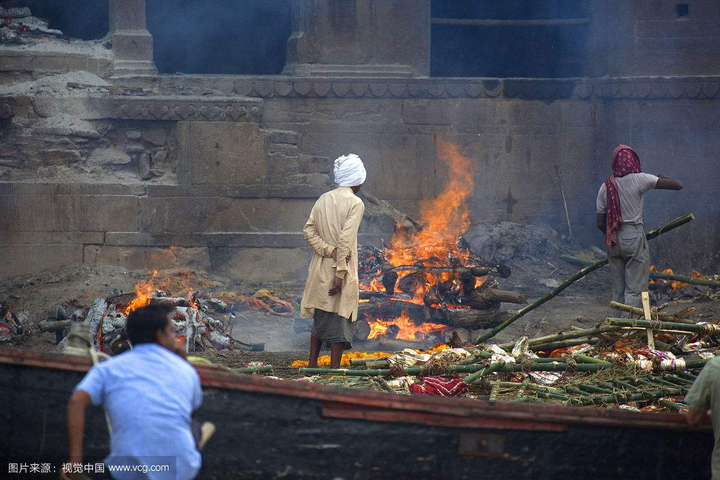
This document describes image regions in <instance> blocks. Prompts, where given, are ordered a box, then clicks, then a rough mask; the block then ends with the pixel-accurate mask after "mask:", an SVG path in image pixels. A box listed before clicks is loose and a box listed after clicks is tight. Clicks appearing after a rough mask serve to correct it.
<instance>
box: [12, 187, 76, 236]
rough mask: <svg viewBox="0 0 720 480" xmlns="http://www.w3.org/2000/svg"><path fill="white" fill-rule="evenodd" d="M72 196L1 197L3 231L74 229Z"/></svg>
mask: <svg viewBox="0 0 720 480" xmlns="http://www.w3.org/2000/svg"><path fill="white" fill-rule="evenodd" d="M75 209H76V206H75V198H74V197H69V196H63V195H40V196H30V195H27V196H25V195H23V196H3V197H0V225H2V226H3V231H13V230H24V231H32V232H37V231H44V232H56V231H72V230H76V229H77V222H76V218H75Z"/></svg>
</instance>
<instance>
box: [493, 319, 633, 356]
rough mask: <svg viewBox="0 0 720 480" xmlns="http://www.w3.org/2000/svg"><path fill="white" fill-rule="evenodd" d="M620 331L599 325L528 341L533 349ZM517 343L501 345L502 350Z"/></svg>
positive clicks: (508, 348)
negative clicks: (548, 344)
mask: <svg viewBox="0 0 720 480" xmlns="http://www.w3.org/2000/svg"><path fill="white" fill-rule="evenodd" d="M618 330H620V327H613V326H612V325H599V326H597V327H593V328H579V329H577V330H568V331H566V332H560V333H556V334H553V335H546V336H544V337H537V338H531V339H530V340H528V346H529V347H530V348H532V347H533V346H534V345H538V344H541V343H549V342H558V341H561V340H570V339H572V338H580V337H593V336H596V335H598V334H602V333H608V332H616V331H618ZM515 343H516V342H509V343H502V344H500V345H499V347H500V348H504V349H505V350H510V349H512V348H513V347H514V346H515Z"/></svg>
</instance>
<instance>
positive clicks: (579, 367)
mask: <svg viewBox="0 0 720 480" xmlns="http://www.w3.org/2000/svg"><path fill="white" fill-rule="evenodd" d="M613 367H614V365H613V364H612V363H610V362H603V363H578V364H576V365H574V366H573V369H574V370H575V371H578V372H597V371H599V370H603V369H607V368H613ZM565 370H567V364H566V363H557V362H553V363H534V364H531V365H530V366H524V365H519V364H515V363H491V364H490V365H488V366H484V365H480V364H475V365H450V366H448V367H445V371H446V372H447V373H482V375H479V376H478V377H477V378H480V377H482V376H483V375H487V374H490V373H493V372H502V373H512V372H522V371H530V372H564V371H565ZM403 372H404V373H405V374H407V375H422V374H426V373H432V370H427V369H425V367H408V368H406V369H405V370H403ZM483 372H484V373H483ZM300 373H303V374H307V375H337V376H349V377H377V376H387V375H390V374H391V373H392V371H391V370H390V369H389V368H380V369H374V370H350V369H348V368H337V369H333V368H301V369H300ZM473 381H474V380H473ZM465 383H468V382H467V380H466V382H465Z"/></svg>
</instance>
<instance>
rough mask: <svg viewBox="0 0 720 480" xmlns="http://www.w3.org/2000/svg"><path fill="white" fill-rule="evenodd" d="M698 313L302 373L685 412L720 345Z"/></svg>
mask: <svg viewBox="0 0 720 480" xmlns="http://www.w3.org/2000/svg"><path fill="white" fill-rule="evenodd" d="M610 306H611V307H612V308H614V309H617V310H619V311H622V312H627V313H629V314H637V313H640V311H641V310H640V311H638V310H639V309H635V308H633V307H630V306H627V305H623V304H619V303H616V302H612V303H611V304H610ZM693 311H694V310H693V309H687V308H686V309H684V310H682V311H680V312H677V313H674V314H670V313H658V312H655V313H654V315H653V318H657V320H636V319H628V318H624V319H621V318H612V317H611V318H607V319H606V321H605V322H604V324H602V325H597V326H595V327H592V328H573V329H571V330H568V331H563V332H560V333H557V334H554V335H547V336H542V337H537V338H532V339H522V340H521V341H519V342H511V343H505V344H500V345H488V346H483V345H480V346H473V347H467V348H466V349H455V351H461V352H464V353H463V354H461V355H459V356H458V355H456V356H455V357H453V358H455V361H454V362H452V363H448V362H442V361H435V360H433V359H435V358H436V357H437V358H440V357H442V351H440V352H438V353H435V354H434V355H433V356H431V357H430V361H428V362H427V363H424V364H416V365H413V366H409V367H405V368H400V367H398V366H397V365H396V363H395V362H394V361H393V359H394V356H392V355H391V356H389V357H387V358H380V359H376V358H362V359H353V360H352V361H351V367H350V368H345V369H337V370H333V369H323V368H301V369H300V372H301V373H304V374H306V375H315V377H313V379H314V380H315V381H318V382H320V383H325V384H334V385H342V386H348V387H355V388H365V389H375V390H381V391H389V392H390V391H392V392H394V393H409V392H408V390H407V388H402V387H400V385H401V383H398V382H395V381H394V379H397V378H405V379H409V380H408V381H406V382H405V384H407V383H408V382H409V383H413V382H419V381H422V378H423V377H425V376H429V375H432V376H442V377H445V378H447V379H451V378H462V380H463V382H464V384H465V385H466V386H467V387H468V388H467V391H466V393H465V394H464V395H465V396H468V397H471V398H479V399H485V400H490V401H497V400H502V401H513V402H543V403H555V404H564V405H587V406H590V405H596V406H603V405H604V406H610V405H613V406H614V405H617V404H621V405H623V408H643V409H645V410H652V411H656V410H665V411H667V410H671V411H681V410H683V409H684V408H685V406H684V404H683V403H682V400H683V398H684V395H685V394H686V393H687V391H688V389H689V388H690V386H691V385H692V382H693V381H694V379H695V378H696V376H697V374H698V373H699V371H700V370H701V369H702V367H703V365H704V364H705V362H707V361H708V359H709V358H712V357H714V350H715V349H716V348H717V347H718V346H720V335H719V333H720V326H718V325H715V324H707V323H705V324H703V323H697V322H695V321H693V320H690V319H688V317H689V316H691V315H692V313H693ZM647 329H652V330H653V331H654V332H655V333H656V337H655V346H656V349H650V348H649V347H648V346H647V344H646V337H645V332H646V330H647ZM503 353H504V355H503ZM399 355H400V354H396V356H399ZM548 372H553V373H554V374H552V375H550V376H548V375H547V373H548ZM393 385H395V387H393Z"/></svg>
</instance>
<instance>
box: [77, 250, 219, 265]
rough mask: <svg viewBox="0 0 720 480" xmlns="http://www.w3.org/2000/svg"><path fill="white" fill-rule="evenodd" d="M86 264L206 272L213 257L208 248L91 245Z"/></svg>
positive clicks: (86, 256) (86, 253)
mask: <svg viewBox="0 0 720 480" xmlns="http://www.w3.org/2000/svg"><path fill="white" fill-rule="evenodd" d="M84 256H85V259H84V262H85V263H86V264H90V265H117V266H121V267H125V268H127V269H128V270H144V271H147V270H152V269H158V270H162V269H168V268H192V269H197V270H207V269H208V268H209V266H210V258H209V255H208V250H207V248H181V247H174V248H172V249H169V248H152V247H112V246H99V247H98V246H88V247H85V250H84Z"/></svg>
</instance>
